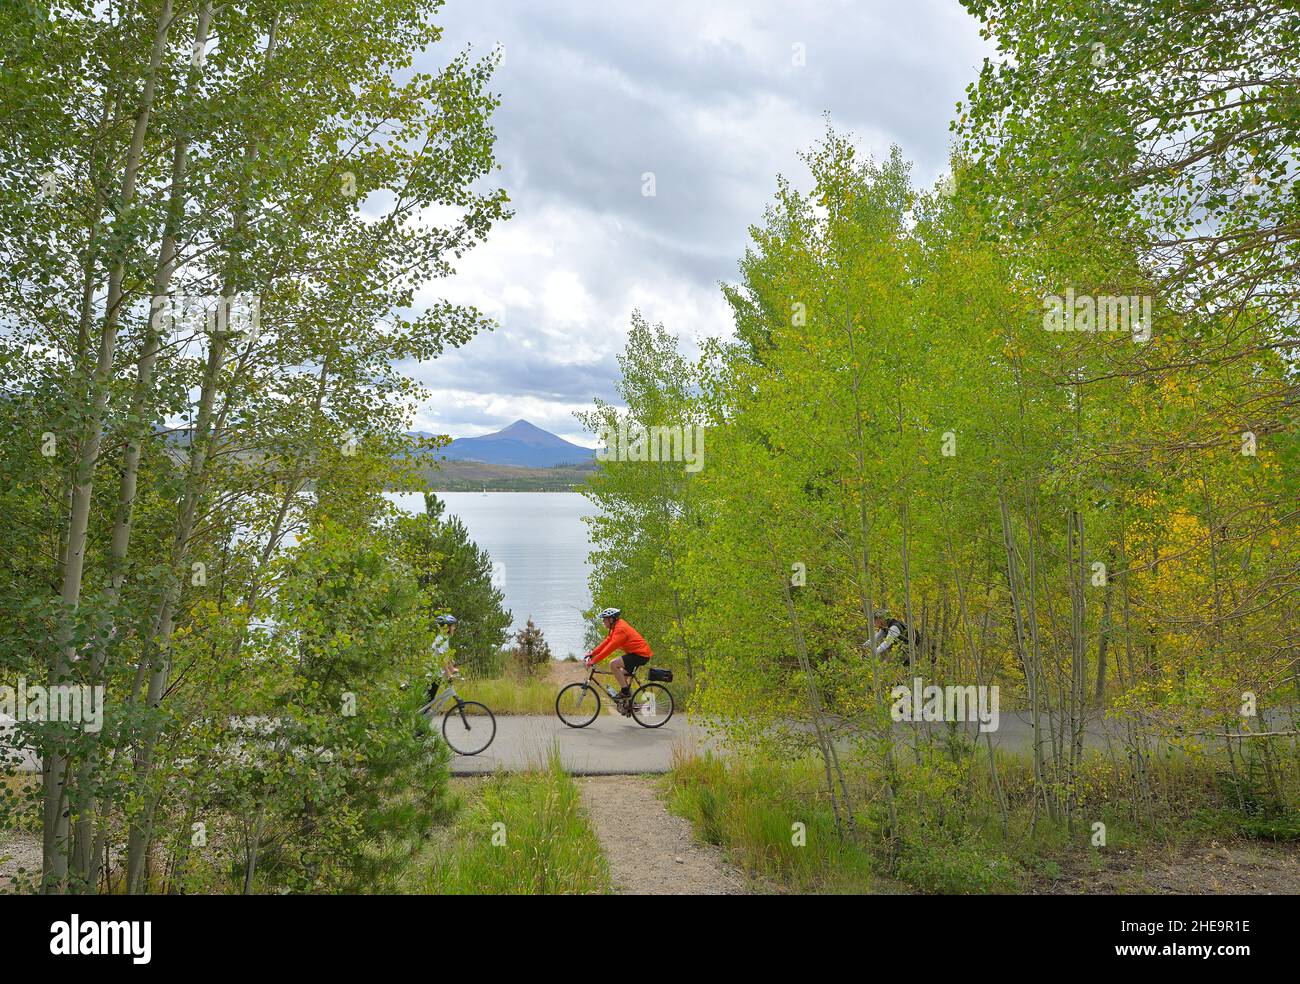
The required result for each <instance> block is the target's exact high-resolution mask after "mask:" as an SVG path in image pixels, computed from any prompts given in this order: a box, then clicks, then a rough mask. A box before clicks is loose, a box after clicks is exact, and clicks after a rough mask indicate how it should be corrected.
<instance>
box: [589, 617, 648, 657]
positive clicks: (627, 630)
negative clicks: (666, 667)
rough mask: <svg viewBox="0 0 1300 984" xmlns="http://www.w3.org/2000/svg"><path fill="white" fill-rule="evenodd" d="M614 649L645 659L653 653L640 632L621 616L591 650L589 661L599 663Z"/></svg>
mask: <svg viewBox="0 0 1300 984" xmlns="http://www.w3.org/2000/svg"><path fill="white" fill-rule="evenodd" d="M615 649H621V650H623V652H625V653H631V654H632V655H633V656H644V657H645V658H646V659H649V658H650V657H651V656H653V655H654V653H652V652H650V645H649V643H647V642H646V641H645V639H643V638H641V633H640V632H638V631H637V630H636V629H634V628H632V626H630V625H628V624H627V622H625V621H624V620H623V619H621V618H620V619H619V620H618V621H617V622H615V623H614V627H613V628H612V629H610V630H609V635H607V636H605V641H604V642H602V643H601V644H600V645H599V646H597V647H596V648H595V649H594V650H593V651H592V654H591V661H592V662H593V663H599V662H600V661H601V660H603V659H604V658H605V657H606V656H609V655H610V654H611V653H613V652H614V650H615Z"/></svg>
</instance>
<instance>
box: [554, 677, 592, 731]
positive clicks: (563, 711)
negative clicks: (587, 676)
mask: <svg viewBox="0 0 1300 984" xmlns="http://www.w3.org/2000/svg"><path fill="white" fill-rule="evenodd" d="M555 713H556V714H558V715H559V718H560V720H561V721H563V722H564V723H565V724H567V725H568V726H569V727H570V728H585V727H586V726H587V725H589V724H591V722H592V721H594V720H596V718H597V717H599V716H600V688H599V687H597V686H595V685H590V684H586V683H571V684H569V685H568V686H567V687H565V688H564V689H563V690H561V691H560V692H559V693H558V694H556V695H555Z"/></svg>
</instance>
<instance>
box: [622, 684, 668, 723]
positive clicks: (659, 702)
mask: <svg viewBox="0 0 1300 984" xmlns="http://www.w3.org/2000/svg"><path fill="white" fill-rule="evenodd" d="M672 716H673V695H672V694H671V693H670V692H669V690H668V688H667V687H665V686H663V685H662V684H658V683H647V684H646V685H645V686H643V687H637V689H636V692H635V693H633V694H632V717H633V719H634V720H635V721H636V723H637V724H639V725H641V727H643V728H662V727H663V726H664V725H665V724H667V723H668V719H669V718H670V717H672Z"/></svg>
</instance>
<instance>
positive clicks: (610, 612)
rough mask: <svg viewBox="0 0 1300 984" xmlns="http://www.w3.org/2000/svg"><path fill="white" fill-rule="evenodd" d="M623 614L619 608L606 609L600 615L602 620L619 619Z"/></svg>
mask: <svg viewBox="0 0 1300 984" xmlns="http://www.w3.org/2000/svg"><path fill="white" fill-rule="evenodd" d="M622 614H623V612H622V611H621V610H619V609H617V608H606V609H605V610H604V611H602V612H601V613H600V617H601V618H618V617H619V616H620V615H622Z"/></svg>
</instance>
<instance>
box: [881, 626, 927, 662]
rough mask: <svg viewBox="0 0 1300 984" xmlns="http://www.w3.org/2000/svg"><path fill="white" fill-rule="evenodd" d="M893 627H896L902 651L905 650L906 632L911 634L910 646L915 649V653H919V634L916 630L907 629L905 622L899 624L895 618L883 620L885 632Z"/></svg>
mask: <svg viewBox="0 0 1300 984" xmlns="http://www.w3.org/2000/svg"><path fill="white" fill-rule="evenodd" d="M894 626H898V641H899V642H900V643H902V644H903V648H904V651H906V648H907V634H908V632H911V634H912V645H913V646H914V647H915V648H916V651H917V652H918V653H919V652H920V651H921V633H920V632H919V631H918V630H916V629H908V627H907V623H906V622H900V621H899V620H898V619H896V618H890V619H886V620H885V631H886V632H888V631H889V630H890V629H892V628H894Z"/></svg>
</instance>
